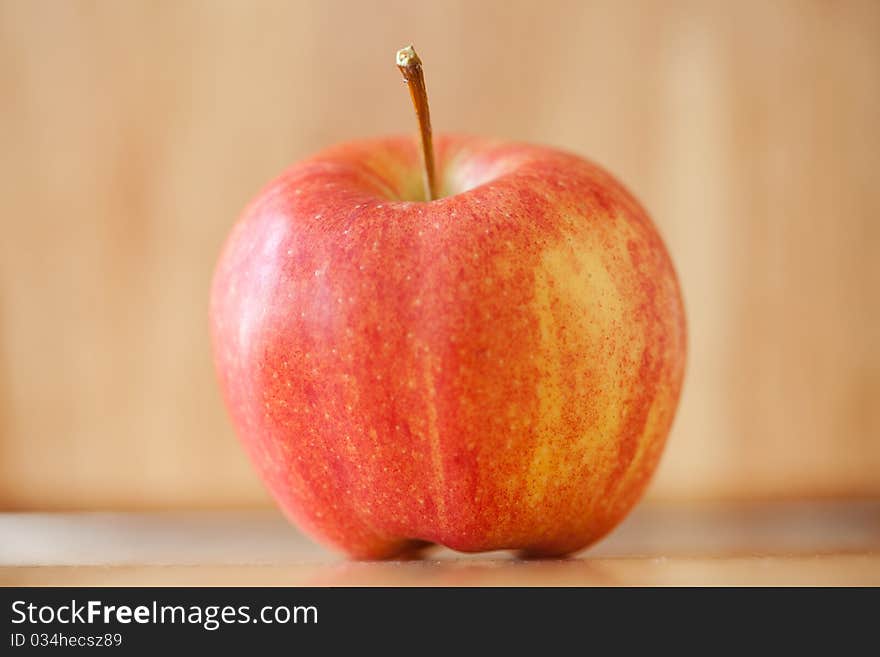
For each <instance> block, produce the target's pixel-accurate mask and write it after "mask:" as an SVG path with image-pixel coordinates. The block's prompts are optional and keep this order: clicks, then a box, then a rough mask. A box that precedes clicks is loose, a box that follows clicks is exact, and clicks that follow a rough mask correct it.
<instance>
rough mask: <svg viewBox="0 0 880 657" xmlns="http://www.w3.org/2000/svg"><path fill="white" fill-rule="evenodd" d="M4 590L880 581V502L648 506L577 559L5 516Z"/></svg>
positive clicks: (224, 522) (247, 528)
mask: <svg viewBox="0 0 880 657" xmlns="http://www.w3.org/2000/svg"><path fill="white" fill-rule="evenodd" d="M0 535H2V536H4V541H3V542H2V544H0V585H6V586H8V585H29V586H51V585H55V586H57V585H78V586H128V585H140V586H166V585H169V586H170V585H230V586H245V585H257V586H633V585H650V586H654V585H656V586H678V585H685V586H686V585H734V586H736V585H745V586H750V585H843V586H849V585H880V501H876V502H872V501H862V502H833V503H832V502H829V503H822V504H802V503H799V504H774V505H745V506H744V505H737V506H723V507H719V506H709V507H707V506H699V505H680V504H679V505H672V506H670V505H663V506H658V505H653V506H650V505H649V506H642V507H640V508H639V509H637V511H636V512H635V513H634V514H633V515H632V516H631V517H630V518H629V519H628V520H627V521H626V522H625V523H624V524H623V525H622V526H621V527H620V528H619V529H618V530H617V531H616V532H614V533H613V534H612V535H611V536H610V537H608V538H607V539H606V540H605V541H603V542H602V543H600V544H599V545H597V546H596V547H595V548H593V549H592V550H589V551H587V552H585V553H583V554H581V555H577V556H576V557H573V558H571V559H561V560H546V561H523V560H519V559H516V558H514V557H512V556H510V555H508V554H506V553H491V554H486V555H461V554H456V553H453V552H451V551H449V550H445V549H440V548H434V549H433V550H430V551H428V552H426V553H425V554H424V555H423V556H422V557H421V558H418V559H413V560H408V561H393V562H351V561H345V560H343V559H341V558H339V557H337V556H336V555H333V554H331V553H329V552H326V551H325V550H323V549H321V548H319V547H317V546H315V545H314V544H313V543H311V542H310V541H308V540H307V539H305V538H304V537H302V536H301V535H300V534H298V533H297V532H296V531H295V530H293V529H292V528H291V527H290V526H289V525H288V524H287V523H286V522H285V521H284V520H283V518H281V517H280V516H279V515H277V514H275V513H272V512H268V511H266V512H262V511H261V512H255V513H220V512H217V513H197V514H196V513H190V514H182V513H174V514H5V515H0Z"/></svg>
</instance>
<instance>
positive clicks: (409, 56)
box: [397, 46, 437, 201]
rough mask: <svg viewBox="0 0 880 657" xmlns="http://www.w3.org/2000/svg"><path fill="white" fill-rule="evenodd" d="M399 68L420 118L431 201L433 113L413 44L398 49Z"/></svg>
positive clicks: (433, 186)
mask: <svg viewBox="0 0 880 657" xmlns="http://www.w3.org/2000/svg"><path fill="white" fill-rule="evenodd" d="M397 68H399V69H400V72H401V73H402V74H403V81H404V83H405V84H406V86H407V87H409V95H410V97H411V98H412V102H413V107H414V108H415V110H416V117H417V118H418V120H419V135H420V136H421V140H422V164H423V165H424V173H425V196H426V198H427V199H428V200H429V201H433V200H434V199H436V198H437V181H436V179H435V177H434V144H433V140H432V138H431V113H430V111H429V110H428V90H427V89H426V88H425V73H424V71H422V60H421V59H419V56H418V55H417V54H416V51H415V49H414V48H413V47H412V46H407V47H406V48H401V49H400V50H398V51H397Z"/></svg>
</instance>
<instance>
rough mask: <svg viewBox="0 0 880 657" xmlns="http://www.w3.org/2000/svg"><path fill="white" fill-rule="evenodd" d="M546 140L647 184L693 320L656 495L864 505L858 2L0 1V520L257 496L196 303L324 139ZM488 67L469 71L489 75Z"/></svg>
mask: <svg viewBox="0 0 880 657" xmlns="http://www.w3.org/2000/svg"><path fill="white" fill-rule="evenodd" d="M409 42H413V43H415V44H416V46H417V48H418V50H419V52H420V54H421V56H422V57H423V59H424V62H425V71H426V74H427V78H428V91H429V94H430V98H431V110H432V118H433V123H434V129H435V131H436V132H438V133H441V132H445V131H465V132H472V133H477V134H487V135H494V136H499V137H508V138H515V139H520V140H526V141H535V142H542V143H546V144H550V145H555V146H561V147H564V148H566V149H568V150H571V151H574V152H576V153H578V154H581V155H585V156H587V157H589V158H591V159H594V160H596V161H598V162H600V163H602V164H603V165H605V166H606V167H607V168H609V169H610V170H611V171H613V172H614V173H615V174H616V175H618V176H619V177H620V178H621V179H622V180H623V181H625V182H626V183H627V184H628V186H629V187H630V188H631V189H632V190H633V191H634V192H635V193H636V194H637V195H638V196H639V197H640V198H641V200H642V201H643V202H644V204H645V205H646V206H647V208H648V209H649V210H650V212H651V213H652V215H653V217H654V219H655V221H656V223H657V224H658V226H659V227H660V230H661V231H662V232H663V234H664V236H665V238H666V240H667V243H668V246H669V248H670V251H671V252H672V255H673V258H674V259H675V261H676V263H677V265H678V269H679V274H680V278H681V283H682V287H683V291H684V296H685V303H686V305H687V310H688V314H689V320H690V354H689V356H690V357H689V364H688V372H687V378H686V381H685V389H684V397H683V402H682V406H681V408H680V413H679V416H678V418H677V421H676V423H675V426H674V429H673V434H672V437H671V441H670V443H669V447H668V451H667V453H666V456H665V457H664V462H663V465H662V467H661V471H660V473H659V475H658V477H657V479H656V480H655V482H654V485H653V488H652V491H651V495H652V496H653V497H654V498H655V499H656V498H676V499H682V498H712V499H718V498H735V497H777V496H782V497H792V496H799V495H880V404H878V399H880V347H878V340H877V338H878V335H880V304H878V288H880V258H878V256H880V223H878V221H877V218H878V215H880V179H878V171H880V130H878V128H877V118H878V116H880V3H877V2H871V1H866V2H853V1H849V2H838V3H827V2H809V1H807V0H792V1H788V2H786V1H781V2H773V3H760V2H744V3H723V2H684V1H682V2H627V3H618V2H610V1H609V2H590V3H587V2H577V1H572V2H555V1H552V0H547V1H544V2H517V1H514V2H506V1H504V0H480V1H478V2H465V1H463V0H462V1H444V0H437V1H436V2H431V3H413V2H406V1H403V0H400V1H394V2H340V1H336V0H333V1H322V2H317V1H316V2H268V1H265V0H261V1H259V2H256V3H250V2H244V0H236V1H226V0H216V1H211V2H208V1H206V0H204V1H197V0H190V1H187V2H179V3H172V2H170V1H167V0H160V1H158V2H146V1H143V2H136V1H133V2H124V3H121V2H111V1H110V0H94V1H90V2H50V1H48V0H35V1H33V2H29V1H25V0H0V97H2V109H0V144H2V148H0V153H2V155H0V218H2V222H3V224H2V227H3V238H2V239H0V508H2V509H71V508H91V509H106V508H162V507H212V506H239V507H241V506H251V505H266V504H268V503H269V502H268V498H267V497H266V495H265V493H264V492H263V491H262V488H261V487H260V485H259V483H258V482H257V480H256V477H255V475H254V474H253V473H252V471H251V469H250V467H249V465H248V463H247V462H246V460H245V458H244V456H243V453H242V450H241V449H240V448H239V446H238V445H237V443H236V440H235V438H234V436H233V435H232V432H231V429H230V426H229V423H228V421H227V419H226V417H225V413H224V411H223V409H222V407H221V403H220V399H219V395H218V393H217V388H216V385H215V381H214V374H213V370H212V365H211V361H210V352H209V346H208V338H207V335H208V333H207V319H206V315H207V290H208V283H209V280H210V276H211V272H212V268H213V265H214V262H215V258H216V256H217V253H218V250H219V248H220V244H221V242H222V240H223V238H224V236H225V234H226V233H227V231H228V230H229V228H230V226H231V224H232V222H233V221H234V219H235V217H236V216H237V214H238V212H239V210H240V209H241V207H242V206H243V205H244V204H245V203H246V201H247V200H248V199H249V198H250V197H251V196H252V195H253V194H254V193H255V192H256V191H257V190H258V189H259V187H260V186H262V184H263V183H265V182H266V181H267V180H268V179H269V178H271V177H272V176H274V175H275V174H276V173H278V172H279V171H280V170H281V169H282V168H284V167H285V166H286V165H288V164H290V163H292V162H294V161H296V160H297V159H299V158H301V157H304V156H305V155H307V154H309V153H310V152H312V151H314V150H316V149H318V148H321V147H323V146H326V145H328V144H331V143H335V142H338V141H341V140H345V139H349V138H356V137H365V136H375V135H382V134H388V133H400V132H408V133H412V132H414V125H413V119H412V115H411V108H410V106H409V100H408V98H407V97H406V91H405V89H404V88H403V87H402V84H401V81H400V75H399V73H398V72H397V71H396V70H395V63H394V53H395V51H396V49H397V48H399V47H401V46H403V45H405V44H406V43H409ZM490 72H491V75H489V73H490Z"/></svg>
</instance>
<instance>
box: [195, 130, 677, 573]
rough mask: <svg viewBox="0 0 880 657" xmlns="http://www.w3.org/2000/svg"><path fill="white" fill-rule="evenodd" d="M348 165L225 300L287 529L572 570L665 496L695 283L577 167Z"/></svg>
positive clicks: (230, 391) (564, 161)
mask: <svg viewBox="0 0 880 657" xmlns="http://www.w3.org/2000/svg"><path fill="white" fill-rule="evenodd" d="M437 162H438V176H437V177H438V181H439V184H440V186H441V190H442V194H443V196H442V198H439V199H438V200H434V201H430V202H425V201H419V200H417V199H419V198H424V196H423V192H422V176H421V158H420V154H419V151H418V150H417V145H416V143H414V142H413V141H411V140H409V139H404V138H399V139H397V138H391V139H383V140H376V141H362V142H356V143H350V144H345V145H342V146H337V147H335V148H331V149H329V150H327V151H325V152H323V153H321V154H319V155H317V156H315V157H312V158H311V159H308V160H306V161H304V162H301V163H299V164H297V165H295V166H293V167H292V168H290V169H289V170H288V171H287V172H286V173H284V174H283V175H282V176H281V177H279V178H278V179H277V180H275V181H274V182H273V183H271V184H270V185H269V186H268V187H267V188H266V189H264V190H263V192H262V193H261V194H260V195H259V196H258V197H257V198H256V199H255V200H254V201H253V202H252V203H251V204H250V206H249V207H248V208H247V209H246V210H245V212H244V214H243V216H242V217H241V219H240V221H239V222H238V224H237V225H236V226H235V228H234V230H233V231H232V234H231V235H230V236H229V239H228V241H227V243H226V246H225V248H224V251H223V254H222V256H221V258H220V261H219V264H218V266H217V270H216V274H215V277H214V281H213V287H212V291H211V311H210V314H211V324H212V332H213V344H214V355H215V360H216V365H217V371H218V373H219V378H220V382H221V387H222V390H223V393H224V396H225V400H226V403H227V405H228V408H229V411H230V413H231V417H232V420H233V423H234V425H235V428H236V430H237V433H238V435H239V436H240V438H241V440H242V442H243V443H244V446H245V447H246V449H247V451H248V453H249V454H250V457H251V459H252V461H253V463H254V464H255V466H256V468H257V470H258V471H259V473H260V475H261V476H262V478H263V479H264V481H265V482H266V484H267V485H268V488H269V490H270V491H271V493H272V495H273V496H274V498H275V499H276V500H277V502H278V504H279V505H280V506H281V508H282V509H283V510H284V512H285V513H286V514H287V515H288V516H289V517H290V518H291V519H292V520H293V521H295V522H296V524H298V525H299V526H300V527H301V528H302V529H303V530H305V531H306V532H308V533H309V534H311V535H312V536H313V537H315V538H316V539H318V540H319V541H322V542H323V543H325V544H327V545H330V546H333V547H335V548H338V549H340V550H343V551H345V552H346V553H348V554H349V555H351V556H353V557H359V558H386V557H391V556H394V555H397V554H399V553H401V552H403V551H405V550H407V549H409V548H411V547H413V546H415V545H422V544H423V543H424V542H431V543H440V544H442V545H445V546H448V547H450V548H453V549H456V550H461V551H465V552H474V551H484V550H496V549H516V550H521V551H524V552H527V553H530V554H533V555H562V554H566V553H570V552H573V551H576V550H579V549H581V548H583V547H584V546H586V545H588V544H590V543H592V542H593V541H595V540H597V539H598V538H600V537H601V536H602V535H604V534H605V533H606V532H608V531H609V530H610V529H611V528H613V527H614V526H615V525H616V524H617V523H618V522H619V521H620V520H621V519H622V518H623V517H624V515H625V514H626V513H627V512H628V511H629V510H630V508H631V507H632V506H633V504H634V503H635V502H636V501H637V500H638V498H639V496H640V495H641V494H642V492H643V491H644V489H645V486H646V484H647V483H648V480H649V478H650V475H651V473H652V472H653V471H654V469H655V466H656V465H657V462H658V459H659V457H660V453H661V451H662V449H663V445H664V442H665V440H666V436H667V433H668V431H669V427H670V424H671V422H672V418H673V414H674V412H675V408H676V404H677V401H678V397H679V390H680V387H681V382H682V373H683V367H684V360H685V320H684V314H683V308H682V301H681V297H680V293H679V287H678V283H677V280H676V276H675V272H674V270H673V266H672V263H671V261H670V258H669V255H668V254H667V251H666V249H665V248H664V245H663V242H662V241H661V238H660V236H659V235H658V233H657V230H656V229H655V227H654V225H653V224H652V223H651V220H650V219H649V218H648V215H647V214H646V213H645V211H644V209H642V207H641V206H640V205H639V203H638V202H637V201H636V200H635V199H634V198H633V197H632V196H631V195H630V194H629V193H628V192H627V191H626V190H625V189H624V188H623V187H622V186H621V185H620V183H618V182H617V181H615V179H614V178H612V177H611V176H610V175H609V174H608V173H606V172H605V171H603V170H602V169H600V168H599V167H597V166H596V165H594V164H591V163H589V162H586V161H584V160H582V159H579V158H578V157H575V156H573V155H570V154H566V153H563V152H559V151H556V150H552V149H549V148H543V147H539V146H531V145H523V144H516V143H499V142H494V141H486V140H481V139H477V138H469V137H446V138H441V139H440V140H439V142H438V145H437Z"/></svg>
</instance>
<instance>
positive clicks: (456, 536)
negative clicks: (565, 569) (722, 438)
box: [271, 441, 662, 560]
mask: <svg viewBox="0 0 880 657" xmlns="http://www.w3.org/2000/svg"><path fill="white" fill-rule="evenodd" d="M661 450H662V441H661V442H659V443H658V444H656V446H655V449H652V450H647V451H648V452H650V453H647V454H645V458H644V459H643V460H642V461H641V462H640V463H639V464H638V468H637V471H636V472H630V473H629V474H628V475H627V476H621V478H620V481H618V482H616V483H617V484H618V486H619V485H620V484H623V490H620V489H619V488H618V490H617V491H616V493H617V494H616V493H615V490H614V489H615V488H616V487H615V486H614V485H613V484H609V485H607V486H606V490H607V491H608V495H607V497H603V498H602V499H598V500H589V499H588V497H589V495H590V490H591V486H590V484H589V483H588V482H584V485H583V486H582V487H581V488H582V490H581V492H580V494H577V493H574V494H571V495H568V496H563V495H559V496H556V497H555V498H554V499H553V500H545V502H544V504H543V505H541V506H540V507H538V508H528V504H527V503H526V502H520V503H516V502H512V503H511V504H510V506H507V507H506V508H505V502H504V501H502V502H500V503H499V502H498V501H496V502H495V503H494V504H487V505H486V506H484V507H483V508H482V509H479V508H474V507H468V508H463V507H464V505H461V506H459V507H457V508H456V507H455V506H454V505H449V506H448V507H447V519H439V518H437V517H436V516H426V517H425V518H424V519H423V521H424V524H425V525H428V526H433V527H438V526H444V525H445V530H443V531H426V532H424V533H420V534H415V533H413V534H409V535H407V533H405V532H403V531H399V533H397V534H396V535H395V533H394V529H398V530H399V529H400V528H394V527H389V528H388V529H387V531H384V532H380V531H376V527H375V525H374V526H367V525H366V524H364V523H362V522H359V521H358V519H357V518H358V517H359V514H357V513H356V512H354V513H353V512H352V511H351V510H350V509H344V510H340V511H337V512H334V507H333V505H329V504H324V505H322V504H319V503H316V502H315V501H314V500H310V501H306V502H303V501H301V500H292V499H291V497H290V490H291V489H290V487H289V485H283V486H281V487H280V488H279V489H274V487H271V488H272V489H273V490H272V493H273V496H274V497H275V498H276V501H277V502H278V504H279V507H280V508H281V509H282V511H283V512H284V514H285V516H286V517H287V518H288V519H289V520H290V521H291V522H292V523H293V524H294V525H295V526H298V527H300V528H301V529H302V530H304V531H305V532H306V533H307V534H308V535H310V536H311V537H312V538H313V539H314V540H316V541H317V542H319V543H321V544H323V545H325V546H327V547H329V548H331V549H333V550H334V551H338V552H342V553H344V554H346V555H347V556H349V557H350V558H353V559H359V560H387V559H403V560H407V559H413V558H418V557H419V556H421V554H423V553H424V552H426V551H427V550H429V549H431V548H432V547H435V546H442V547H446V548H449V549H451V550H455V551H457V552H462V553H480V552H492V551H509V552H513V553H514V554H516V555H517V556H518V557H520V558H524V559H539V558H561V557H566V556H569V555H572V554H574V553H577V552H580V551H582V550H584V549H585V548H588V547H589V546H591V545H592V544H594V543H596V542H597V541H599V540H600V539H602V538H603V537H604V536H606V535H607V534H608V533H609V532H611V531H612V530H613V529H614V528H615V527H616V526H617V525H618V524H619V523H620V522H621V521H622V520H623V519H624V518H625V517H626V515H627V514H628V513H629V511H630V510H631V509H632V507H633V506H634V505H635V504H636V503H637V501H638V500H639V498H640V497H641V496H642V494H643V493H644V489H645V488H646V487H647V484H648V483H649V480H650V475H651V472H652V471H653V470H654V468H655V465H656V460H657V459H658V458H659V454H660V451H661ZM336 508H338V507H336ZM448 518H451V519H452V520H451V521H450V520H448ZM467 518H470V519H471V521H470V522H469V523H466V524H464V523H462V524H456V519H467ZM444 520H445V522H444ZM374 522H375V520H374ZM375 524H382V523H381V522H376V523H375ZM416 524H419V523H416Z"/></svg>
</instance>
